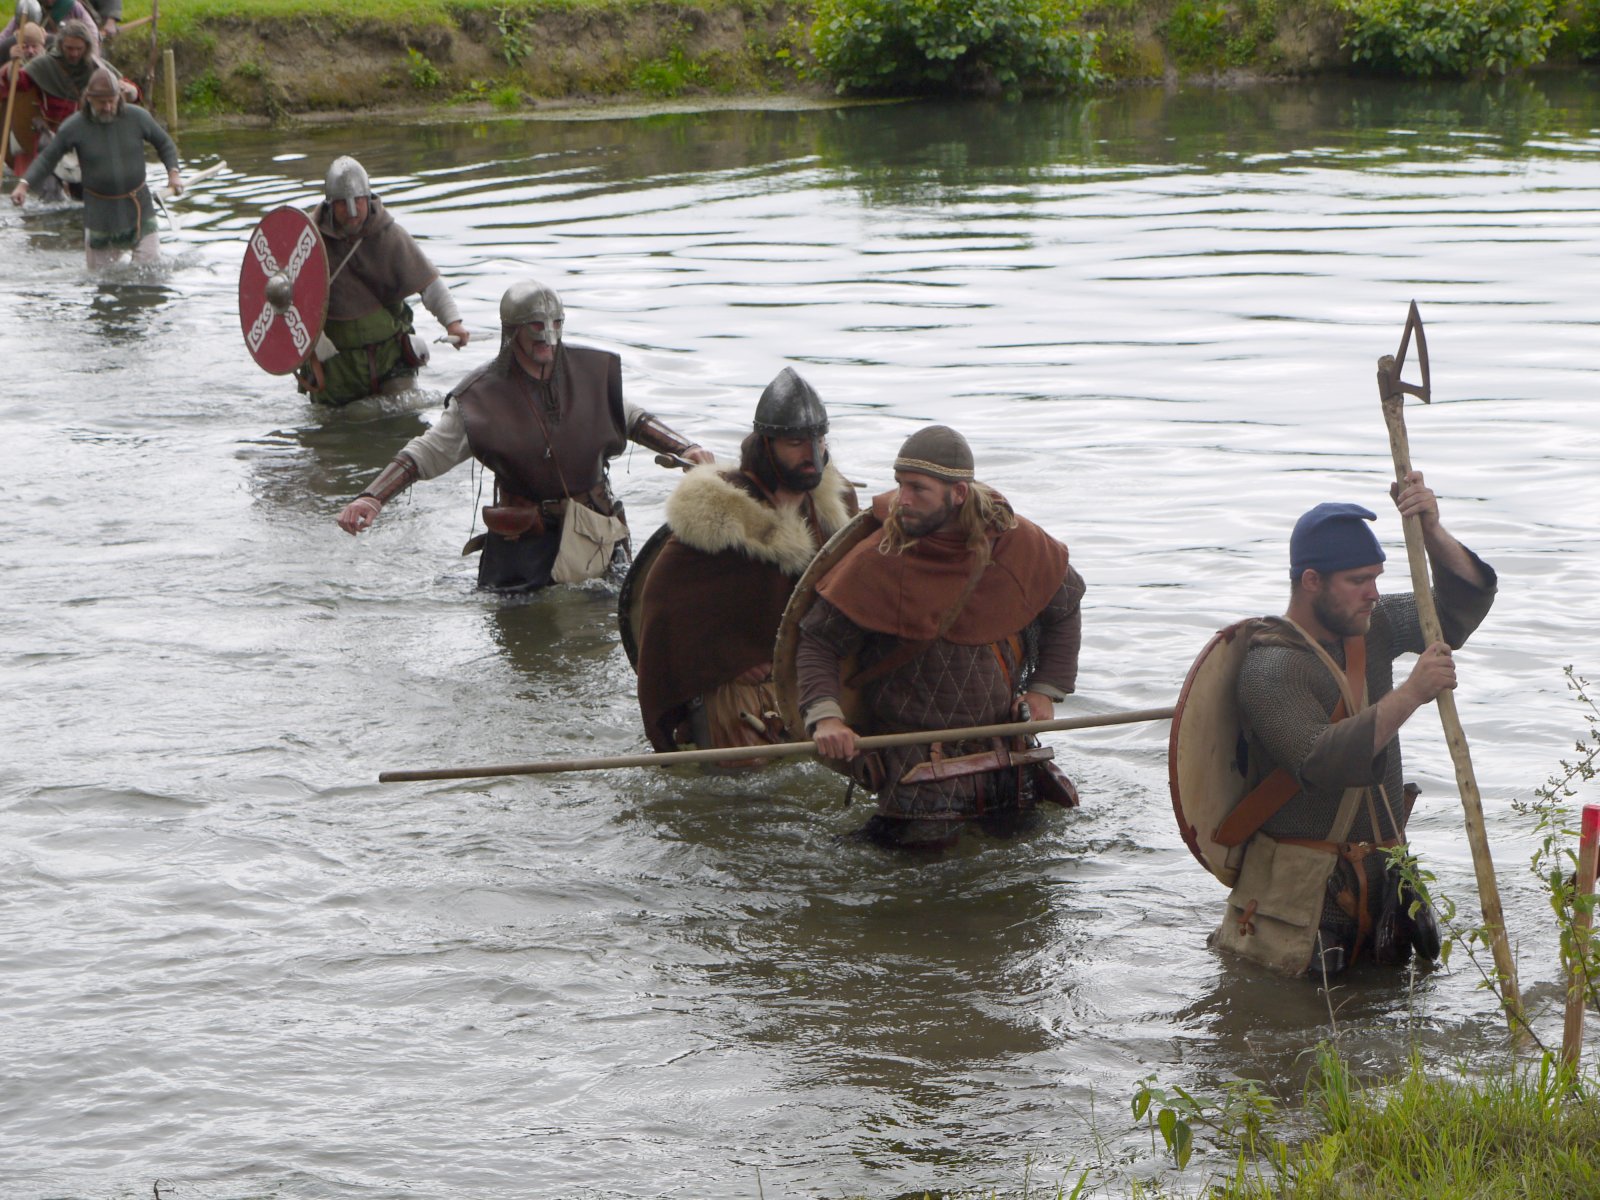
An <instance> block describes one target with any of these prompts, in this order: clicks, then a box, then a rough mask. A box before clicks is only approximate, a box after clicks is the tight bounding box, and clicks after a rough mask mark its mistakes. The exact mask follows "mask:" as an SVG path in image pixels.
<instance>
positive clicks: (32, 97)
mask: <svg viewBox="0 0 1600 1200" xmlns="http://www.w3.org/2000/svg"><path fill="white" fill-rule="evenodd" d="M43 53H44V30H43V29H42V28H40V27H39V26H38V25H36V24H34V23H33V22H32V21H30V22H28V23H27V24H26V25H24V26H23V27H22V28H21V29H20V30H18V31H17V41H16V49H15V51H14V52H13V55H14V56H13V57H12V59H11V60H10V61H9V62H5V63H0V96H3V97H5V100H4V101H3V103H5V104H7V105H9V109H8V111H9V112H10V115H11V123H10V125H9V126H7V128H6V129H5V130H3V131H0V138H3V139H4V141H3V142H0V155H3V158H4V160H5V164H6V166H8V167H10V168H11V173H12V174H13V175H15V176H17V177H18V178H19V179H20V178H21V177H22V175H23V174H24V173H25V172H26V171H27V169H28V166H29V164H31V163H32V162H33V157H34V154H35V153H36V152H37V150H36V146H37V142H38V138H39V131H38V130H37V129H35V128H34V125H35V114H36V113H37V112H38V107H39V104H38V92H37V90H35V89H28V90H22V89H20V88H19V86H18V85H19V84H20V82H21V76H22V69H23V67H25V66H27V65H28V63H29V62H30V61H32V60H33V59H35V58H38V57H39V55H41V54H43Z"/></svg>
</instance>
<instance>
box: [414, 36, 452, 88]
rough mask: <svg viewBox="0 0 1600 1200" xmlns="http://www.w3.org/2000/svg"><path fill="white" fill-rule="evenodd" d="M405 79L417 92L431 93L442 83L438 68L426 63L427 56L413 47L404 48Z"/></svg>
mask: <svg viewBox="0 0 1600 1200" xmlns="http://www.w3.org/2000/svg"><path fill="white" fill-rule="evenodd" d="M406 78H407V79H409V80H410V81H411V86H412V87H414V88H416V89H417V91H419V92H431V91H432V90H433V89H434V88H436V87H438V86H439V85H440V84H441V83H443V82H444V77H443V76H442V75H440V74H439V68H438V67H436V66H434V65H433V64H432V63H431V62H429V61H428V56H427V55H426V54H424V53H423V52H422V51H421V50H418V49H417V48H416V47H415V46H407V47H406Z"/></svg>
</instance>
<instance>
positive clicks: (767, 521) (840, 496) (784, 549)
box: [667, 463, 850, 576]
mask: <svg viewBox="0 0 1600 1200" xmlns="http://www.w3.org/2000/svg"><path fill="white" fill-rule="evenodd" d="M849 486H850V485H849V484H847V483H846V482H845V480H844V477H843V476H841V475H840V474H839V472H838V471H837V470H835V469H834V466H833V464H832V463H829V464H828V465H827V466H826V467H824V468H823V470H822V482H821V483H820V484H818V485H817V487H816V490H815V491H813V492H812V493H811V497H812V500H813V501H814V502H815V504H816V506H817V519H818V521H819V522H820V523H821V525H822V533H823V537H825V538H826V537H831V536H832V535H833V533H834V532H835V531H836V530H838V529H839V528H840V527H841V526H843V525H844V523H845V522H846V521H848V520H849V519H850V511H849V509H848V508H847V507H846V504H845V496H846V495H847V489H848V488H849ZM667 524H668V525H670V526H671V527H672V532H673V534H674V535H675V536H676V537H677V539H678V540H679V541H680V542H682V543H683V544H684V545H686V546H689V547H691V548H692V549H695V550H699V551H701V552H702V553H704V554H721V553H722V552H723V551H725V550H737V551H738V552H739V553H740V554H743V555H744V556H745V557H746V558H753V559H755V560H756V561H757V562H767V563H771V564H773V565H774V566H775V567H777V568H778V569H779V570H780V571H782V572H783V573H784V574H785V575H795V576H798V575H800V574H801V573H803V572H804V571H805V569H806V567H807V566H809V565H810V563H811V560H812V558H813V557H815V555H816V553H817V549H818V547H817V544H816V543H815V542H813V541H812V540H811V526H810V525H809V524H807V522H806V519H805V517H804V516H802V515H801V510H800V509H799V508H783V509H778V508H773V507H772V506H771V505H770V504H768V503H766V501H765V500H758V499H756V498H755V497H754V496H752V495H750V494H749V493H748V492H746V491H745V490H744V489H743V488H742V487H740V486H739V485H738V484H736V483H733V482H731V481H730V480H729V479H728V477H727V476H726V475H724V474H723V468H721V467H718V466H716V465H715V464H713V463H708V464H706V465H704V466H699V467H696V468H695V469H694V470H692V471H690V472H689V474H688V475H687V476H685V477H684V480H683V482H682V483H680V484H679V485H678V488H677V490H676V491H675V492H673V493H672V495H671V497H670V498H669V499H668V500H667Z"/></svg>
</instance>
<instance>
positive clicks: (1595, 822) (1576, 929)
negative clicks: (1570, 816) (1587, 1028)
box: [1561, 804, 1600, 1068]
mask: <svg viewBox="0 0 1600 1200" xmlns="http://www.w3.org/2000/svg"><path fill="white" fill-rule="evenodd" d="M1581 828H1582V832H1581V834H1580V836H1579V839H1578V877H1577V880H1576V881H1575V884H1574V887H1573V901H1574V904H1573V907H1574V908H1575V909H1576V911H1575V912H1574V913H1573V914H1572V940H1573V942H1574V943H1575V949H1576V950H1577V954H1576V955H1574V961H1573V962H1572V963H1571V964H1570V965H1569V973H1568V975H1567V1024H1566V1028H1565V1029H1564V1030H1563V1031H1562V1034H1561V1061H1562V1062H1563V1063H1565V1064H1566V1065H1567V1066H1569V1067H1574V1068H1576V1067H1577V1065H1578V1051H1579V1050H1580V1049H1581V1048H1582V1046H1583V1002H1584V998H1585V995H1586V993H1587V992H1588V990H1589V989H1588V987H1587V984H1588V978H1587V972H1586V971H1585V970H1584V966H1583V964H1584V962H1585V961H1586V960H1587V957H1588V954H1587V952H1588V949H1589V928H1590V925H1591V924H1592V923H1593V919H1594V912H1593V909H1592V908H1591V907H1590V906H1589V905H1587V904H1583V903H1582V900H1583V899H1584V897H1586V896H1593V895H1594V882H1595V879H1594V877H1595V862H1596V851H1597V850H1600V804H1585V805H1584V806H1583V825H1582V827H1581Z"/></svg>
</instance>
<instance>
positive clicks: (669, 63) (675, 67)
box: [629, 46, 711, 100]
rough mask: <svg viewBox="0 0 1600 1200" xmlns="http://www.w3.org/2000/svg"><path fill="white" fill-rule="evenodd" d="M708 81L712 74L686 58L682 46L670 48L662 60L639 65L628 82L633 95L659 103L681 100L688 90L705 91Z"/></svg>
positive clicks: (699, 64)
mask: <svg viewBox="0 0 1600 1200" xmlns="http://www.w3.org/2000/svg"><path fill="white" fill-rule="evenodd" d="M710 81H711V72H710V71H709V70H707V69H706V67H705V65H704V64H703V63H697V62H695V61H694V60H693V59H691V58H690V57H689V56H688V55H687V54H685V53H684V51H683V47H682V46H673V47H672V49H671V50H669V51H668V52H667V56H666V57H665V58H657V59H652V60H651V61H649V62H644V63H640V64H639V65H638V67H636V68H635V69H634V72H633V76H632V78H630V79H629V83H630V84H631V85H632V87H633V89H634V91H636V92H643V93H644V94H645V95H647V96H654V97H655V98H656V99H658V100H670V99H672V98H673V97H674V96H681V95H683V93H684V92H685V91H686V90H687V89H689V88H691V87H704V86H705V85H706V84H708V83H709V82H710Z"/></svg>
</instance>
